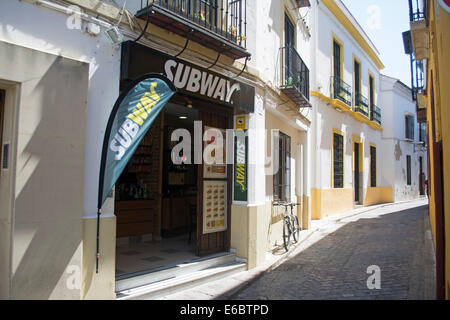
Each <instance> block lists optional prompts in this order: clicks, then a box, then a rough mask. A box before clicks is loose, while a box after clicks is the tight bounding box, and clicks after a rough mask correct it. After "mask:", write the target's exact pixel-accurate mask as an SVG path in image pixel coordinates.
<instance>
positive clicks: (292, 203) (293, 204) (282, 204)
mask: <svg viewBox="0 0 450 320" xmlns="http://www.w3.org/2000/svg"><path fill="white" fill-rule="evenodd" d="M299 205H300V203H297V202H289V203H288V202H275V203H274V204H273V206H274V207H281V206H284V207H293V206H299Z"/></svg>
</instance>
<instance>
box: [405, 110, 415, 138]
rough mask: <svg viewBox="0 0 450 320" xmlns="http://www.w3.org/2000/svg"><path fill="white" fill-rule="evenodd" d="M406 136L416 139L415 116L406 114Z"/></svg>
mask: <svg viewBox="0 0 450 320" xmlns="http://www.w3.org/2000/svg"><path fill="white" fill-rule="evenodd" d="M405 138H406V139H411V140H414V116H411V115H406V116H405Z"/></svg>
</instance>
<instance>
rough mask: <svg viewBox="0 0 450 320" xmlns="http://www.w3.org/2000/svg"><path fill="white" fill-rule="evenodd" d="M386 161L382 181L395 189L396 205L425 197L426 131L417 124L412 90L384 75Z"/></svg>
mask: <svg viewBox="0 0 450 320" xmlns="http://www.w3.org/2000/svg"><path fill="white" fill-rule="evenodd" d="M380 98H381V99H380V101H381V105H382V106H383V109H382V111H381V112H382V119H383V123H384V124H385V128H384V130H383V133H382V143H383V150H384V151H385V153H384V157H383V158H384V159H383V162H382V169H381V171H382V179H384V180H385V181H386V182H385V183H386V184H387V185H390V186H392V192H393V195H392V197H393V201H394V202H397V201H405V200H411V199H417V198H419V197H420V196H425V191H426V190H425V180H426V172H427V153H426V131H425V126H424V125H423V124H422V123H418V122H417V120H416V119H417V117H416V104H415V102H414V101H413V100H412V93H411V89H410V88H409V87H408V86H406V85H405V84H404V83H402V82H401V81H399V80H398V79H395V78H392V77H388V76H385V75H381V90H380Z"/></svg>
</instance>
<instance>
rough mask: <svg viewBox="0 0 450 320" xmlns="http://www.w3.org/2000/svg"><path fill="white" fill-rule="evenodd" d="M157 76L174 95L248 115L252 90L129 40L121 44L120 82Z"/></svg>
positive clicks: (246, 85) (248, 86)
mask: <svg viewBox="0 0 450 320" xmlns="http://www.w3.org/2000/svg"><path fill="white" fill-rule="evenodd" d="M146 73H161V74H163V75H165V76H166V77H167V78H168V79H169V80H170V81H172V82H173V84H174V85H175V87H176V88H177V90H178V92H181V93H184V94H187V95H190V96H193V97H197V98H200V99H203V100H207V101H211V102H213V103H219V104H222V105H225V106H228V107H231V108H234V109H238V110H241V111H244V112H246V113H252V112H254V109H255V88H254V87H253V86H250V85H248V84H246V83H243V82H240V81H237V80H235V79H231V78H229V77H227V76H225V75H222V74H219V73H217V72H213V71H211V70H208V69H206V68H203V67H200V66H198V65H195V64H192V63H190V62H187V61H184V60H182V59H178V58H175V57H173V56H170V55H168V54H165V53H162V52H159V51H157V50H154V49H152V48H148V47H146V46H143V45H141V44H139V43H135V42H133V41H126V42H124V43H122V61H121V80H128V81H131V80H134V79H136V78H138V77H140V76H142V75H143V74H146Z"/></svg>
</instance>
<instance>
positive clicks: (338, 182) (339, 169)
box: [333, 132, 344, 188]
mask: <svg viewBox="0 0 450 320" xmlns="http://www.w3.org/2000/svg"><path fill="white" fill-rule="evenodd" d="M333 187H334V188H343V187H344V137H343V135H341V134H339V133H336V132H334V133H333Z"/></svg>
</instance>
